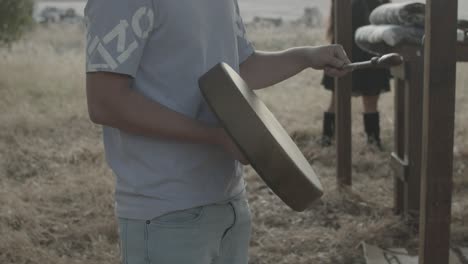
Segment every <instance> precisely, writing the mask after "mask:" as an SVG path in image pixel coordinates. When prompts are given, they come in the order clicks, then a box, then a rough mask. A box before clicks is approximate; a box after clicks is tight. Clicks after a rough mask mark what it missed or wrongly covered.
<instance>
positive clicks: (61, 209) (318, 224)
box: [0, 26, 468, 264]
mask: <svg viewBox="0 0 468 264" xmlns="http://www.w3.org/2000/svg"><path fill="white" fill-rule="evenodd" d="M248 31H249V35H250V37H251V39H252V40H253V42H254V43H255V45H256V47H257V49H263V50H277V49H282V48H286V47H291V46H296V45H316V44H321V43H323V38H322V35H323V32H322V31H321V30H310V29H305V28H301V27H288V26H284V27H281V28H263V29H259V28H254V27H249V29H248ZM83 50H84V33H83V30H82V29H81V28H80V27H75V26H67V27H52V26H51V27H49V28H37V29H36V30H34V31H33V32H31V33H29V34H28V35H27V36H25V38H24V39H23V40H21V41H20V42H18V43H16V44H14V45H13V46H12V47H11V48H10V49H5V48H3V49H0V58H1V59H0V113H1V114H0V263H2V264H10V263H15V264H36V263H37V264H39V263H47V264H55V263H57V264H61V263H63V264H70V263H80V264H93V263H96V264H97V263H99V264H110V263H113V264H114V263H118V237H117V230H116V228H117V226H116V222H115V219H114V214H113V185H114V183H113V181H114V179H113V176H112V173H111V172H110V171H109V169H108V168H107V166H106V164H105V161H104V156H103V147H102V143H101V131H100V128H99V127H97V126H95V125H93V124H92V123H91V122H90V121H89V120H88V117H87V111H86V100H85V90H84V73H83V72H84V52H83ZM467 71H468V65H460V67H459V75H458V76H459V77H458V88H457V113H456V131H455V135H456V138H455V144H456V148H455V149H454V152H455V163H454V173H455V189H454V190H455V194H454V203H453V226H452V227H453V228H452V230H453V236H452V238H453V239H452V241H453V243H454V244H457V245H460V244H462V245H465V246H468V218H467V216H468V199H467V198H468V192H467V190H466V189H467V188H468V119H467V117H468V116H467V113H468V84H467V83H468V77H467V75H466V72H467ZM320 78H321V73H320V72H314V71H305V72H303V73H301V74H300V75H298V76H296V77H294V78H292V79H291V80H288V81H285V82H283V83H281V84H279V85H276V86H275V87H272V88H269V89H266V90H263V91H260V92H259V94H260V96H261V97H262V98H263V99H264V101H265V102H266V104H267V105H268V106H269V107H270V109H271V110H272V111H273V112H274V113H275V114H276V115H277V117H278V118H279V120H280V121H281V123H282V124H283V125H284V126H285V127H286V128H287V130H288V131H289V132H290V134H291V135H292V136H293V137H294V139H295V140H296V141H297V143H298V144H299V146H300V147H301V149H302V151H303V152H304V154H305V155H306V156H307V158H308V159H309V161H310V162H311V163H312V164H313V166H314V167H315V169H316V171H317V172H318V173H319V174H320V177H321V180H322V183H323V185H324V188H325V190H326V194H325V196H324V197H323V199H322V200H321V201H319V202H317V203H316V204H315V205H314V207H313V208H312V209H310V210H309V211H307V212H304V213H295V212H293V211H291V210H290V209H288V208H287V207H286V206H284V205H283V204H282V203H281V201H280V200H279V199H278V198H276V197H275V196H273V195H272V193H271V192H270V191H269V190H268V189H267V188H265V186H264V184H263V183H262V182H261V180H260V179H259V177H258V176H256V175H255V173H254V172H253V171H252V170H251V169H249V168H247V169H246V171H247V173H246V177H247V181H248V191H249V200H250V203H251V208H252V211H253V215H254V219H253V221H254V230H253V237H252V241H251V263H252V264H270V263H278V264H286V263H317V264H332V263H333V264H345V263H346V264H351V263H353V264H354V263H357V264H358V263H364V262H363V259H362V257H361V250H360V248H359V244H360V242H361V241H368V242H371V243H374V244H377V245H380V246H405V247H408V248H410V249H415V248H417V237H416V236H415V233H414V230H411V229H410V228H407V227H406V226H405V225H404V224H403V223H401V221H400V219H399V218H398V217H395V216H393V214H392V201H393V197H392V189H393V179H392V174H391V170H390V167H389V157H390V151H391V149H392V125H393V124H392V122H393V106H392V102H393V99H392V98H393V97H392V93H388V94H385V95H384V96H383V97H382V100H381V106H380V107H381V113H382V130H383V135H382V136H383V142H384V145H385V151H383V152H379V151H376V150H375V149H372V148H369V147H368V146H366V144H365V137H364V133H363V128H362V116H361V106H360V101H359V100H358V99H354V100H355V101H353V175H354V186H353V192H343V191H338V190H337V189H336V188H335V159H334V157H335V150H334V148H326V149H323V148H321V147H320V146H319V145H318V144H317V140H318V139H319V136H320V133H321V118H322V113H323V110H324V109H325V108H326V106H327V103H328V100H329V94H328V93H327V92H325V91H323V89H322V88H321V87H320V84H319V83H320Z"/></svg>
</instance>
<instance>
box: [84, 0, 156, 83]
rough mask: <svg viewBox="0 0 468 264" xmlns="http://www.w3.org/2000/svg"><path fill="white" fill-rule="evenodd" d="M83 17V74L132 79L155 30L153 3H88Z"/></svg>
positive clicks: (145, 0) (124, 0)
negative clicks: (126, 76) (84, 34)
mask: <svg viewBox="0 0 468 264" xmlns="http://www.w3.org/2000/svg"><path fill="white" fill-rule="evenodd" d="M85 17H86V31H87V43H86V72H99V71H105V72H113V73H120V74H126V75H130V76H132V77H134V78H135V76H136V73H137V71H138V67H139V65H140V61H141V58H142V55H143V51H144V48H145V45H146V42H147V39H148V36H149V35H150V34H151V32H152V31H153V29H154V24H155V23H154V21H155V13H154V8H153V3H152V0H131V1H129V0H89V1H88V3H87V5H86V8H85Z"/></svg>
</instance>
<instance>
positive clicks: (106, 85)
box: [85, 0, 349, 264]
mask: <svg viewBox="0 0 468 264" xmlns="http://www.w3.org/2000/svg"><path fill="white" fill-rule="evenodd" d="M85 15H86V17H87V30H88V43H87V82H86V86H87V98H88V108H89V114H90V118H91V120H92V121H93V122H95V123H97V124H101V125H103V133H104V145H105V152H106V157H107V161H108V163H109V165H110V167H111V168H112V170H113V171H114V173H115V175H116V192H115V199H116V214H117V216H118V219H119V232H120V241H121V249H122V252H121V254H122V259H123V263H128V264H137V263H138V264H139V263H158V264H177V263H191V264H197V263H200V264H209V263H236V264H241V263H247V261H248V253H247V251H248V250H247V249H248V243H249V238H250V212H249V208H248V203H247V201H246V198H245V189H244V187H245V186H244V185H245V184H244V181H243V178H242V170H241V166H240V164H239V161H240V162H243V163H247V161H246V160H245V159H244V158H243V157H242V155H241V154H240V151H239V150H238V149H237V148H236V146H235V144H234V143H233V142H232V141H231V140H230V139H229V137H228V135H227V134H226V132H225V131H224V130H223V129H222V128H220V127H219V123H218V120H217V119H216V118H215V116H214V115H213V113H212V112H211V111H210V109H209V107H208V105H207V104H206V103H205V101H204V100H203V98H202V96H201V94H200V91H199V88H198V84H197V82H198V78H199V77H200V76H201V75H203V74H204V73H205V72H207V71H208V70H209V69H210V68H211V67H213V66H214V65H216V64H217V63H219V62H221V61H223V62H226V63H227V64H229V65H230V66H231V67H233V68H234V69H235V70H237V71H239V72H240V74H241V76H242V77H243V78H244V79H245V80H246V81H247V83H248V84H249V86H250V87H252V88H253V89H259V88H263V87H267V86H271V85H273V84H275V83H278V82H280V81H282V80H285V79H287V78H289V77H291V76H293V75H295V74H297V73H298V72H300V71H302V70H304V69H306V68H315V69H325V71H326V72H327V73H328V74H330V75H333V76H341V75H344V74H345V73H346V72H345V71H343V70H340V69H341V67H342V66H343V65H344V64H346V63H349V60H348V59H347V57H346V54H345V53H344V51H343V49H342V48H341V47H340V46H327V47H315V48H314V47H300V48H293V49H290V50H286V51H282V52H272V53H268V52H260V51H254V48H253V46H252V44H251V43H250V42H249V41H248V40H247V39H246V37H245V29H244V25H243V23H242V20H241V18H240V15H239V9H238V5H237V0H216V1H213V0H198V1H192V0H178V1H174V0H89V1H88V4H87V6H86V9H85ZM246 131H248V128H246Z"/></svg>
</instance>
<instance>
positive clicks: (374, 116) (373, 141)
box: [364, 112, 382, 150]
mask: <svg viewBox="0 0 468 264" xmlns="http://www.w3.org/2000/svg"><path fill="white" fill-rule="evenodd" d="M364 129H365V131H366V134H367V144H369V145H374V146H376V147H377V148H379V149H380V150H382V142H381V141H380V115H379V112H375V113H364Z"/></svg>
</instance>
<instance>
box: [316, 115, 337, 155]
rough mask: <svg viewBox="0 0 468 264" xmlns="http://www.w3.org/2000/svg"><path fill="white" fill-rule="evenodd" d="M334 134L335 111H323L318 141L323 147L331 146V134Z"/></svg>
mask: <svg viewBox="0 0 468 264" xmlns="http://www.w3.org/2000/svg"><path fill="white" fill-rule="evenodd" d="M334 135H335V113H332V112H325V113H323V129H322V140H321V141H320V143H321V144H322V146H323V147H328V146H331V144H332V139H333V136H334Z"/></svg>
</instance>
